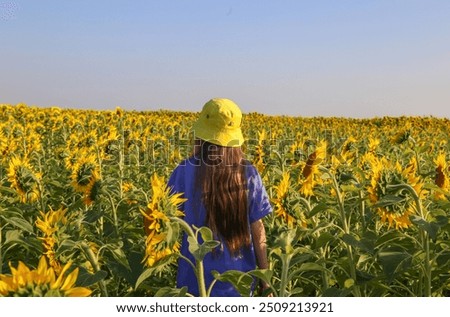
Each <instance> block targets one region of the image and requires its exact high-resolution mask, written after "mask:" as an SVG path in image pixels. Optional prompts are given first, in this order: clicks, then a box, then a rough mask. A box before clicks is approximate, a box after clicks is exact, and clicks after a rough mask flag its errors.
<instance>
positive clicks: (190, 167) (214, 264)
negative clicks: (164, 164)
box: [168, 157, 272, 297]
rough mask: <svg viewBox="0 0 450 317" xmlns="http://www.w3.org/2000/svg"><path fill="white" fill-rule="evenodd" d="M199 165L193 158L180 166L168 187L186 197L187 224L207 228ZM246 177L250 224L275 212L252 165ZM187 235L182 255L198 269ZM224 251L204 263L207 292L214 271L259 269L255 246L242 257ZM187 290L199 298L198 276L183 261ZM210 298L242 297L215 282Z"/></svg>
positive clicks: (181, 280) (181, 282) (181, 279)
mask: <svg viewBox="0 0 450 317" xmlns="http://www.w3.org/2000/svg"><path fill="white" fill-rule="evenodd" d="M196 165H198V160H196V159H195V158H194V157H191V158H189V159H187V160H184V161H183V162H181V163H180V164H179V165H178V166H177V167H176V168H175V170H174V171H173V173H172V175H171V176H170V179H169V182H168V186H169V187H170V188H171V190H172V193H183V197H184V198H186V199H187V201H185V202H184V203H183V204H182V205H181V207H180V210H181V211H183V212H184V214H185V217H184V220H185V221H186V222H187V223H189V224H190V225H191V226H192V225H195V226H196V227H203V226H206V209H205V207H204V206H203V204H202V203H201V198H200V197H201V193H200V191H201V190H199V189H198V188H195V170H196ZM246 175H247V189H248V206H249V209H248V211H249V212H248V219H249V224H251V223H253V222H255V221H257V220H259V219H261V218H263V217H264V216H266V215H267V214H269V213H270V212H272V206H271V205H270V202H269V196H268V195H267V192H266V189H265V188H264V185H263V183H262V180H261V176H260V175H259V173H258V171H257V170H256V168H255V167H254V166H253V165H251V164H249V165H247V166H246ZM188 246H189V245H188V242H187V235H186V234H183V240H182V244H181V254H182V255H184V256H186V257H187V258H189V259H190V260H191V261H192V263H194V265H195V259H194V257H193V256H192V255H191V254H190V253H189V250H188ZM221 248H222V249H223V251H219V252H214V253H212V252H211V253H208V254H207V255H206V256H205V258H204V261H203V265H204V270H205V282H206V289H208V287H209V285H210V284H211V282H212V281H213V280H214V277H213V276H212V274H211V271H213V270H215V271H218V272H219V273H223V272H225V271H228V270H238V271H242V272H248V271H250V270H254V269H256V256H255V252H254V247H253V243H251V245H250V247H248V248H243V250H242V252H241V255H240V256H238V257H233V256H232V255H231V254H230V252H229V250H228V248H227V246H226V244H225V243H223V244H222V245H221ZM183 286H187V287H188V292H189V293H190V294H192V295H195V296H198V295H199V291H198V284H197V279H196V277H195V273H194V270H193V268H192V267H191V265H190V264H189V263H188V262H187V261H186V260H184V259H182V258H180V259H179V260H178V271H177V287H179V288H181V287H183ZM211 296H221V297H223V296H240V294H239V293H238V292H237V291H236V290H235V289H234V287H233V286H232V285H231V284H230V283H225V282H220V281H218V282H216V283H215V285H214V287H213V289H212V291H211Z"/></svg>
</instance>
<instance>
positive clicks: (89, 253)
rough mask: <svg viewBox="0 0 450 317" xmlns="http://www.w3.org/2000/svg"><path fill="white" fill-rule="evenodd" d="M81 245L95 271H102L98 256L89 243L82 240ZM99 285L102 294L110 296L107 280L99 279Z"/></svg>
mask: <svg viewBox="0 0 450 317" xmlns="http://www.w3.org/2000/svg"><path fill="white" fill-rule="evenodd" d="M80 247H81V249H82V250H83V252H84V254H85V256H86V258H87V260H88V261H89V262H90V263H91V265H92V268H93V269H94V272H95V273H97V272H98V271H100V265H99V264H98V261H97V257H96V256H95V254H94V252H93V251H92V250H91V248H90V247H89V246H88V245H87V243H86V242H84V241H83V242H81V244H80ZM98 285H99V287H100V291H101V292H102V295H103V296H104V297H108V289H107V288H106V284H105V281H104V280H101V281H99V282H98Z"/></svg>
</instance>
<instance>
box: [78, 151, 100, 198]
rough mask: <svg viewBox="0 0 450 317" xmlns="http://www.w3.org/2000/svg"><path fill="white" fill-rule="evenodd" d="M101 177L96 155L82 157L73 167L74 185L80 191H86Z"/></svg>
mask: <svg viewBox="0 0 450 317" xmlns="http://www.w3.org/2000/svg"><path fill="white" fill-rule="evenodd" d="M99 179H100V167H99V166H98V164H97V162H96V157H95V155H92V154H91V155H88V156H85V157H80V158H79V159H78V161H77V162H76V163H75V164H74V166H73V169H72V185H73V187H74V188H75V190H76V191H78V192H86V191H87V190H89V189H91V187H92V186H93V185H94V183H95V182H96V181H97V180H99Z"/></svg>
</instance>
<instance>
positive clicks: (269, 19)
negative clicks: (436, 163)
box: [0, 0, 450, 117]
mask: <svg viewBox="0 0 450 317" xmlns="http://www.w3.org/2000/svg"><path fill="white" fill-rule="evenodd" d="M449 17H450V1H447V0H423V1H418V0H390V1H387V0H373V1H369V0H359V1H357V0H354V1H350V0H328V1H327V0H309V1H305V0H297V1H287V0H286V1H282V0H280V1H263V0H259V1H256V0H255V1H251V0H235V1H221V0H216V1H211V0H209V1H207V0H192V1H188V0H178V1H167V0H165V1H163V0H160V1H140V0H133V1H125V0H110V1H98V0H97V1H95V0H91V1H87V0H79V1H69V0H55V1H45V0H40V1H37V0H36V1H35V0H29V1H25V0H22V1H21V0H16V1H3V0H0V42H1V43H2V45H1V47H2V48H1V52H0V56H1V60H0V74H1V76H0V103H10V104H15V103H19V102H25V103H27V104H29V105H38V106H53V105H58V106H60V107H67V108H90V109H114V108H115V107H116V106H120V107H122V108H124V109H129V110H131V109H135V110H154V109H173V110H188V111H199V110H200V109H201V107H202V105H203V104H204V103H205V102H206V101H207V100H209V99H210V98H213V97H226V98H230V99H233V100H235V101H236V103H238V104H239V105H240V106H241V108H242V110H243V112H254V111H256V112H261V113H265V114H271V115H272V114H273V115H277V114H279V115H295V116H343V117H375V116H385V115H387V116H399V115H432V116H437V117H450V107H449V105H450V18H449Z"/></svg>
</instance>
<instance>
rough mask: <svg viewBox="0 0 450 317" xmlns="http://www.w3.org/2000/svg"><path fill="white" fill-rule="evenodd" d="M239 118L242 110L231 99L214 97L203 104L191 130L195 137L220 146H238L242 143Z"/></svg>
mask: <svg viewBox="0 0 450 317" xmlns="http://www.w3.org/2000/svg"><path fill="white" fill-rule="evenodd" d="M241 120H242V112H241V110H240V109H239V107H238V106H237V105H236V104H235V103H234V102H233V101H231V100H229V99H223V98H215V99H211V100H210V101H208V102H207V103H206V104H205V105H204V106H203V109H202V111H201V112H200V116H199V118H198V119H197V121H196V122H195V123H194V125H193V127H192V130H193V131H194V137H196V138H200V139H202V140H205V141H208V142H210V143H213V144H217V145H221V146H227V147H238V146H241V145H242V144H243V143H244V136H243V135H242V131H241Z"/></svg>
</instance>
